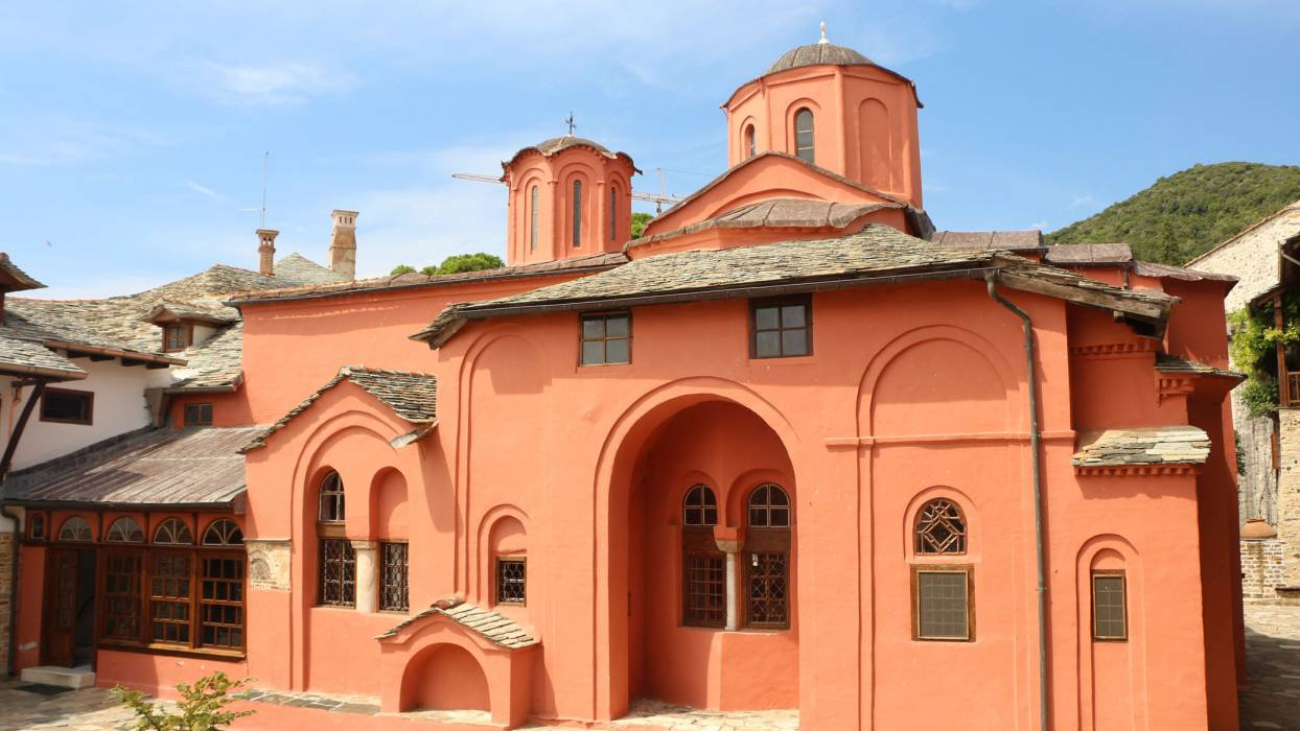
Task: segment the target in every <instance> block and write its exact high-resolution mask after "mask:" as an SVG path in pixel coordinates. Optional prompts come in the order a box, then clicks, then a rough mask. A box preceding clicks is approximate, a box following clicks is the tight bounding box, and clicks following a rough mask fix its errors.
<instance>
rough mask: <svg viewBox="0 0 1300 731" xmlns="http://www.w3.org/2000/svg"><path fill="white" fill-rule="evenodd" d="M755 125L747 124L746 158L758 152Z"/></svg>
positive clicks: (745, 135) (745, 137)
mask: <svg viewBox="0 0 1300 731" xmlns="http://www.w3.org/2000/svg"><path fill="white" fill-rule="evenodd" d="M755 137H756V135H755V134H754V125H752V124H747V125H745V134H744V139H745V159H746V160H748V159H749V158H751V157H753V156H754V155H755V154H757V152H758V143H757V142H756V141H755Z"/></svg>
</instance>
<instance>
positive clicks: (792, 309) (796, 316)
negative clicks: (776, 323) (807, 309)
mask: <svg viewBox="0 0 1300 731" xmlns="http://www.w3.org/2000/svg"><path fill="white" fill-rule="evenodd" d="M804 322H805V318H804V306H803V305H786V306H785V307H782V308H781V327H803V326H804Z"/></svg>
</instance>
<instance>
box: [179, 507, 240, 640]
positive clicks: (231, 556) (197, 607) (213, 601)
mask: <svg viewBox="0 0 1300 731" xmlns="http://www.w3.org/2000/svg"><path fill="white" fill-rule="evenodd" d="M241 532H242V531H241ZM194 556H195V558H194V560H195V568H194V594H195V601H194V607H193V609H191V612H192V613H193V614H194V628H193V629H192V630H191V632H193V633H194V635H193V636H194V641H193V645H194V647H195V649H196V650H198V651H200V652H218V653H223V652H239V653H241V654H242V653H243V651H244V649H245V648H246V647H247V645H248V568H247V557H246V556H245V554H244V552H242V551H239V550H238V549H234V550H232V549H228V548H227V549H222V550H214V549H211V548H209V549H206V550H204V549H197V550H195V552H194ZM212 561H220V562H223V563H224V562H230V565H231V566H233V567H235V573H236V574H237V575H236V576H234V577H229V576H210V575H209V574H208V572H207V569H208V565H209V562H212ZM207 582H211V583H212V584H213V586H214V588H215V587H217V586H220V585H225V586H227V587H233V588H235V589H236V590H237V591H238V592H239V598H238V599H237V600H232V599H230V598H229V597H227V598H224V599H223V598H221V597H219V596H217V595H216V593H215V592H214V595H213V596H211V597H208V596H204V589H205V584H206V583H207ZM210 607H211V608H215V609H217V610H220V609H223V608H233V609H235V610H236V612H237V613H238V616H239V619H238V621H237V622H227V621H218V620H209V619H208V616H207V609H208V608H210ZM209 627H212V628H214V629H215V631H216V632H217V633H219V632H220V630H221V629H222V628H225V629H226V630H227V631H237V632H238V633H239V644H238V645H235V644H232V643H226V644H220V643H218V642H216V641H215V640H214V641H213V642H212V643H211V644H208V643H207V641H206V640H205V639H204V631H205V630H206V629H207V628H209Z"/></svg>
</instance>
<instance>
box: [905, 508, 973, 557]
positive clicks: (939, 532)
mask: <svg viewBox="0 0 1300 731" xmlns="http://www.w3.org/2000/svg"><path fill="white" fill-rule="evenodd" d="M916 552H917V553H923V554H953V555H960V554H963V553H966V521H965V519H963V518H962V515H961V509H960V508H958V507H957V505H956V503H953V502H952V501H951V500H945V499H943V498H940V499H938V500H931V501H930V502H928V503H926V504H925V505H923V506H922V507H921V512H920V513H919V514H918V515H917V518H916Z"/></svg>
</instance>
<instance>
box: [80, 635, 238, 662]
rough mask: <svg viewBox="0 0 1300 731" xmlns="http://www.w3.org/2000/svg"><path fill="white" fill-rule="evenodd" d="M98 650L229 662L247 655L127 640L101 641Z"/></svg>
mask: <svg viewBox="0 0 1300 731" xmlns="http://www.w3.org/2000/svg"><path fill="white" fill-rule="evenodd" d="M96 649H97V650H112V651H115V652H118V651H120V652H136V653H141V654H147V655H166V656H171V657H209V658H223V659H227V660H244V659H246V653H245V652H244V651H243V650H221V649H217V648H192V647H185V646H183V645H168V644H160V643H154V644H139V643H134V642H129V641H125V640H100V641H99V645H98V646H97V647H96Z"/></svg>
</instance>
